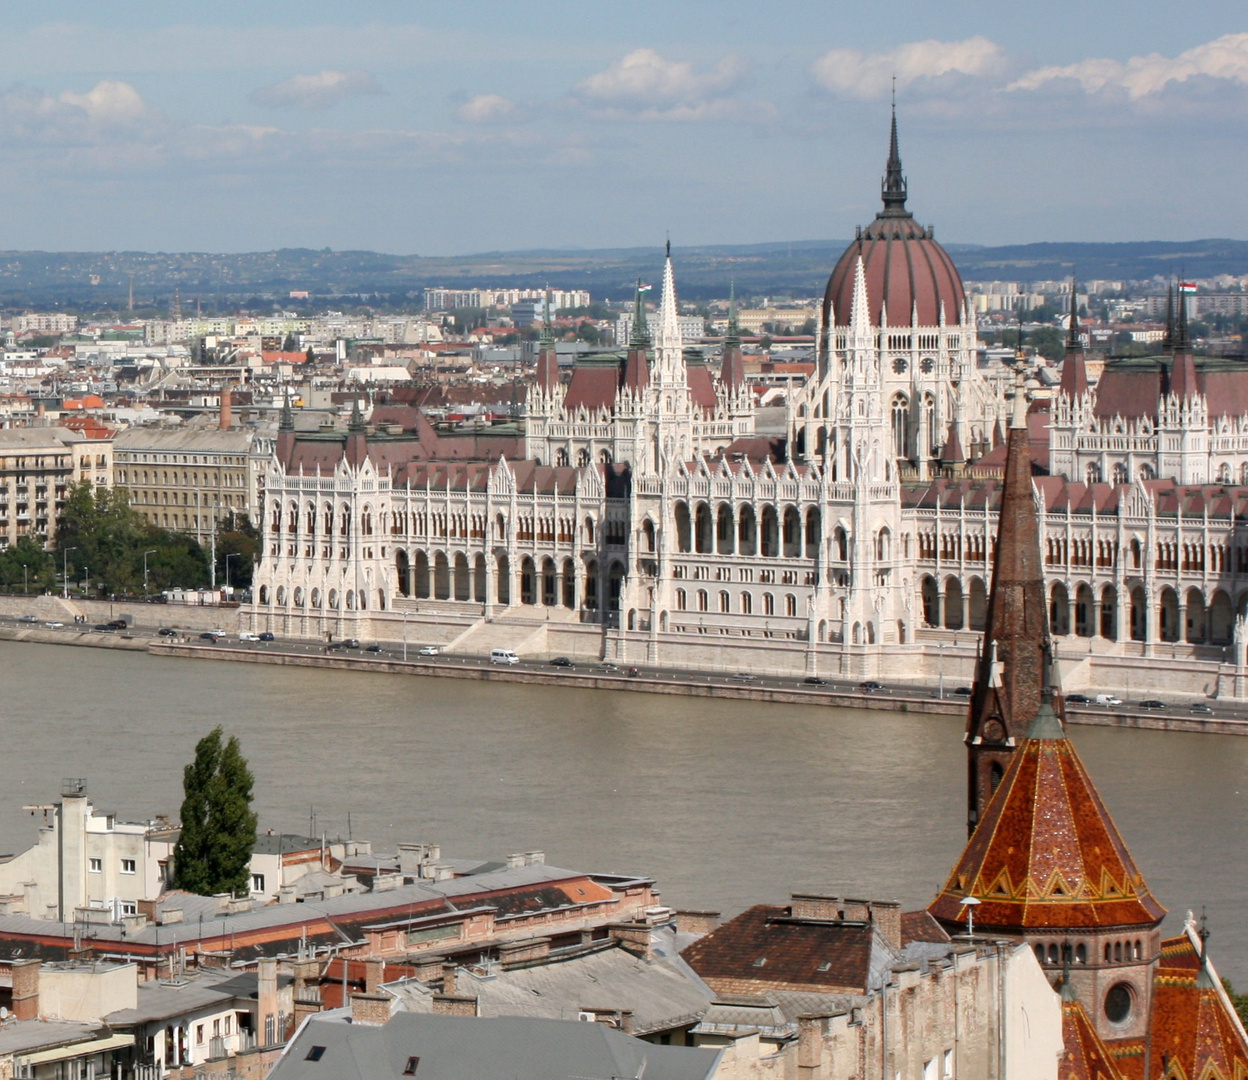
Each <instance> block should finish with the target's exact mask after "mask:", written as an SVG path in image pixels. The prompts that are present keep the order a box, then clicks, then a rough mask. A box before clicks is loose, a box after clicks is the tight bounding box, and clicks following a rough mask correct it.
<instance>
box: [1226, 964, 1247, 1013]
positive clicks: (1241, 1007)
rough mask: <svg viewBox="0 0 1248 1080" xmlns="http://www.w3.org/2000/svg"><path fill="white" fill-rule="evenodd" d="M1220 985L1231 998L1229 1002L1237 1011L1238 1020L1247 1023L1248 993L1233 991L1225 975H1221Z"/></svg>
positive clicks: (1233, 988)
mask: <svg viewBox="0 0 1248 1080" xmlns="http://www.w3.org/2000/svg"><path fill="white" fill-rule="evenodd" d="M1222 985H1223V987H1225V989H1226V993H1227V995H1228V996H1229V997H1230V999H1231V1004H1232V1005H1234V1006H1235V1011H1236V1012H1237V1013H1239V1018H1240V1020H1242V1021H1243V1022H1244V1023H1245V1024H1248V994H1237V993H1235V987H1233V986H1232V985H1231V980H1230V979H1228V978H1227V977H1226V976H1225V975H1224V976H1223V977H1222Z"/></svg>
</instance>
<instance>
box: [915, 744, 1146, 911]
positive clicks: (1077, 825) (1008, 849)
mask: <svg viewBox="0 0 1248 1080" xmlns="http://www.w3.org/2000/svg"><path fill="white" fill-rule="evenodd" d="M1054 723H1056V721H1054ZM967 896H974V897H975V898H976V899H978V900H979V901H980V903H979V905H978V906H977V907H976V909H975V924H976V926H977V927H981V926H982V927H983V928H984V930H986V931H987V930H990V929H991V930H994V931H998V932H1005V933H1023V932H1026V931H1030V930H1041V929H1076V928H1087V929H1093V928H1101V927H1117V926H1155V925H1156V924H1157V923H1159V922H1161V920H1162V919H1163V918H1164V917H1165V914H1166V910H1165V908H1163V907H1162V906H1161V905H1160V904H1159V903H1158V902H1157V901H1156V900H1155V899H1154V898H1153V895H1152V893H1150V892H1149V889H1148V885H1147V883H1146V882H1145V881H1144V875H1143V874H1141V873H1140V871H1139V868H1138V867H1137V866H1136V865H1135V860H1134V859H1133V858H1132V857H1131V853H1130V851H1128V850H1127V845H1126V843H1125V842H1124V841H1123V839H1122V836H1121V834H1119V832H1118V829H1117V827H1116V826H1115V825H1114V822H1113V819H1112V818H1111V817H1110V816H1109V811H1108V810H1107V809H1106V808H1105V804H1104V803H1103V802H1101V797H1100V795H1099V794H1098V793H1097V790H1096V787H1095V786H1094V785H1093V783H1092V780H1091V778H1090V777H1089V776H1088V773H1087V770H1086V769H1085V768H1084V765H1083V762H1082V761H1081V760H1080V758H1079V755H1078V753H1077V752H1076V751H1075V748H1074V745H1073V744H1072V743H1071V742H1070V740H1069V739H1067V738H1066V737H1065V735H1063V736H1062V737H1061V738H1056V737H1055V738H1049V737H1044V738H1027V739H1025V740H1024V741H1023V743H1022V745H1020V746H1019V747H1018V748H1017V749H1016V750H1015V751H1014V753H1013V755H1012V757H1011V759H1010V763H1009V766H1008V768H1007V769H1006V771H1005V775H1004V776H1003V777H1002V779H1001V783H1000V786H999V787H998V788H997V791H996V794H995V795H993V797H992V799H991V801H990V802H989V803H988V806H987V809H986V810H985V812H984V816H983V820H982V821H981V822H980V824H979V826H978V827H977V828H976V830H975V832H974V833H973V834H972V835H971V838H970V840H969V841H968V842H967V845H966V848H965V849H964V850H963V852H962V856H961V858H959V860H958V862H957V865H956V866H955V867H954V868H953V872H952V873H951V874H950V875H949V880H948V881H947V882H946V883H945V886H944V888H943V889H942V890H941V892H940V895H938V896H937V897H936V899H935V900H933V901H932V903H931V904H930V905H929V906H928V911H930V912H931V913H932V914H933V915H934V916H935V917H936V918H937V919H939V920H940V921H941V922H942V923H943V924H944V925H945V926H946V927H953V926H957V927H959V928H960V927H961V926H963V925H965V923H966V907H965V906H964V905H962V903H961V901H962V899H963V898H964V897H967Z"/></svg>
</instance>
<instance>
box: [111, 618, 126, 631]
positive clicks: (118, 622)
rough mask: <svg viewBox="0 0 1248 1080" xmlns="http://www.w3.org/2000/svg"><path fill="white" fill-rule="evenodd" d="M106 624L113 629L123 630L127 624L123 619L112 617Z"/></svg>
mask: <svg viewBox="0 0 1248 1080" xmlns="http://www.w3.org/2000/svg"><path fill="white" fill-rule="evenodd" d="M108 625H109V626H111V627H112V628H113V629H114V630H124V629H125V628H126V627H127V626H128V625H129V624H128V623H127V622H126V620H125V619H114V620H113V621H112V622H110V623H109V624H108Z"/></svg>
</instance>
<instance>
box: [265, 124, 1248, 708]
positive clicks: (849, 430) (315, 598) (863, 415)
mask: <svg viewBox="0 0 1248 1080" xmlns="http://www.w3.org/2000/svg"><path fill="white" fill-rule="evenodd" d="M881 195H882V201H883V205H882V208H881V210H880V212H879V213H878V214H877V215H876V217H875V219H874V220H873V221H872V222H870V223H869V224H868V225H866V226H865V227H862V228H860V229H859V230H858V233H857V236H856V238H855V239H854V241H853V242H852V243H851V244H850V245H849V247H848V248H847V249H846V251H845V252H844V254H843V255H842V256H841V258H840V259H839V261H838V262H837V263H836V265H835V267H834V268H833V270H832V272H831V276H830V278H829V280H828V284H827V289H826V291H825V293H824V297H823V304H822V309H821V317H820V320H819V325H818V330H817V350H816V360H817V362H816V364H815V369H814V371H813V373H812V374H811V375H810V376H809V378H808V379H807V380H806V381H805V383H804V384H802V385H800V386H798V387H796V388H795V389H794V390H793V391H792V392H791V393H790V395H789V398H788V402H787V406H786V420H785V430H784V432H783V433H782V434H781V433H779V432H778V431H777V432H776V433H774V434H770V433H760V432H759V431H758V430H757V429H756V425H755V397H754V394H753V392H752V390H751V388H750V386H749V385H748V384H747V382H746V378H745V372H744V363H743V358H742V352H741V343H740V339H739V335H738V333H737V331H736V324H735V320H731V321H730V329H729V333H728V335H727V337H726V340H725V343H724V347H723V350H722V354H720V355H718V356H715V357H710V358H708V357H707V356H706V355H704V354H702V353H701V352H699V351H698V350H696V349H687V348H686V347H685V346H684V345H683V343H682V336H681V332H680V322H679V307H678V304H677V299H676V281H675V272H674V267H673V262H672V258H671V252H670V249H669V251H668V255H667V258H666V261H665V264H664V268H663V286H662V293H661V297H660V301H659V304H658V308H657V312H655V313H654V314H653V315H650V316H648V314H647V311H646V307H645V305H644V304H643V303H642V298H641V294H640V293H639V295H638V300H637V305H636V309H635V311H634V315H633V319H632V323H631V327H632V329H631V338H630V341H629V344H628V346H627V348H625V349H621V350H620V352H618V353H616V354H596V355H590V356H588V357H586V358H582V359H580V360H579V361H578V362H577V363H576V365H575V367H574V369H573V370H572V372H571V374H570V377H567V376H561V373H560V371H559V369H558V365H557V363H556V358H555V349H554V344H553V342H552V341H550V339H549V338H546V339H544V341H543V343H542V345H541V347H540V349H539V354H538V364H537V373H536V378H535V381H534V382H533V384H532V386H531V388H530V390H529V393H528V397H527V402H526V417H525V424H524V430H523V434H512V435H508V434H503V433H501V432H499V433H492V432H491V431H490V430H489V429H488V428H487V429H485V430H483V431H481V432H478V433H469V434H448V433H446V432H443V431H439V430H437V429H435V428H434V426H433V425H432V424H431V423H430V422H429V421H428V420H427V419H426V418H425V417H424V416H423V414H421V413H420V412H419V410H418V409H416V408H414V407H410V406H401V405H375V406H374V407H373V409H372V412H371V415H369V416H368V417H367V422H366V420H365V416H364V414H363V413H362V412H361V411H360V410H359V408H358V404H357V407H356V410H355V412H354V413H353V415H352V418H351V422H350V424H349V425H348V428H347V430H346V431H343V430H341V429H338V428H332V427H328V426H327V427H325V428H324V429H322V430H319V431H309V432H304V431H297V430H296V429H295V425H294V422H293V418H292V415H291V413H290V411H289V410H286V411H285V412H284V413H283V417H282V423H281V425H280V430H279V434H278V439H277V443H276V452H275V455H274V459H273V462H272V464H271V466H270V468H269V470H268V473H267V475H266V476H265V480H264V487H265V494H264V501H265V512H264V519H263V551H262V557H261V561H260V564H259V566H258V568H257V573H256V579H255V591H254V597H255V602H254V604H253V605H252V606H251V608H250V609H249V611H247V612H246V613H245V619H246V620H247V621H249V622H250V625H251V627H252V628H253V629H255V630H261V631H263V630H270V631H273V632H275V633H279V634H282V635H290V636H302V637H305V638H309V639H317V640H321V641H327V642H328V641H331V640H341V639H343V638H353V637H354V638H361V639H369V640H380V641H391V642H397V641H399V640H400V637H401V636H402V638H403V640H405V641H406V640H408V639H409V638H410V640H411V641H412V642H413V643H415V642H417V641H420V642H421V643H430V642H432V643H436V644H438V645H440V646H442V647H446V648H450V649H453V650H456V651H464V652H483V651H485V652H488V651H490V650H491V649H494V648H508V649H512V650H514V651H516V652H518V653H519V654H520V655H525V654H526V653H527V654H529V655H532V656H544V655H548V654H556V653H558V654H566V655H569V656H573V657H575V658H580V659H586V660H589V659H591V658H596V659H599V660H603V661H608V662H613V663H619V664H652V665H666V666H672V667H681V668H695V669H699V668H700V669H708V670H729V671H734V672H736V671H740V672H750V673H758V674H764V673H776V674H788V675H803V674H804V675H806V676H825V675H826V676H829V677H853V678H869V677H876V676H879V677H889V676H897V675H906V676H908V677H911V678H922V677H923V676H924V675H928V674H930V675H932V676H933V677H935V673H936V672H937V670H940V671H941V672H945V671H949V672H950V673H953V674H956V675H965V676H966V677H967V679H968V680H969V675H970V671H971V665H972V664H973V662H974V653H975V648H976V647H977V639H978V636H979V635H978V633H974V634H972V633H969V631H980V630H982V629H983V627H984V623H985V615H986V604H987V593H988V585H989V582H990V578H991V570H992V559H993V549H994V541H995V530H996V516H997V508H998V504H999V499H1000V484H1001V474H1002V468H1003V464H1004V457H1005V445H1004V443H1005V431H1006V428H1007V425H1008V423H1009V417H1010V413H1011V409H1012V402H1011V398H1012V397H1013V396H1014V395H1016V394H1022V393H1025V392H1026V389H1025V386H1024V382H1023V380H1024V376H1025V374H1026V373H1025V371H1024V369H1023V364H1022V363H1021V362H1020V364H1019V365H1018V370H1015V369H1012V368H1011V367H1009V366H1007V365H1005V364H1002V363H1001V362H1000V361H993V362H992V363H993V364H994V365H995V368H994V367H989V366H986V362H985V361H984V360H983V356H984V355H985V353H984V350H983V349H982V348H981V346H980V343H979V340H978V337H977V334H976V326H975V320H974V317H973V314H972V312H971V310H970V308H969V307H968V304H967V301H966V297H965V294H964V291H963V286H962V281H961V278H960V276H959V274H958V271H957V268H956V267H955V265H954V263H953V260H952V259H951V258H950V256H949V254H948V253H947V252H946V251H945V250H944V248H943V247H941V245H940V244H939V243H937V241H936V240H935V238H934V235H933V231H932V229H931V228H930V227H928V226H924V225H921V224H919V223H918V222H917V221H916V220H915V219H914V217H913V216H912V214H911V212H910V211H909V210H908V209H907V207H906V203H907V182H906V178H905V176H904V175H903V173H902V168H901V160H900V154H899V151H898V145H897V129H896V119H895V118H894V120H893V128H892V133H891V142H890V150H889V156H888V163H887V167H886V173H885V177H884V181H883V184H882V189H881ZM1171 322H1172V331H1171V333H1170V334H1169V336H1168V340H1167V346H1166V348H1165V349H1163V350H1162V352H1161V353H1160V354H1159V355H1157V356H1153V357H1145V358H1130V359H1111V360H1108V361H1106V362H1105V363H1104V365H1103V370H1102V374H1101V376H1100V378H1099V381H1098V382H1096V383H1095V384H1093V383H1092V382H1090V380H1089V377H1088V365H1087V362H1086V361H1087V358H1086V357H1085V355H1084V353H1083V349H1082V345H1081V343H1080V341H1079V339H1078V335H1077V333H1074V332H1072V334H1071V336H1070V339H1069V343H1068V347H1067V355H1066V358H1065V361H1064V362H1063V365H1062V371H1061V382H1060V385H1058V386H1057V387H1055V389H1054V391H1053V393H1052V395H1051V397H1050V398H1048V399H1046V400H1039V399H1038V400H1036V401H1033V402H1032V403H1031V406H1030V410H1029V413H1028V421H1029V429H1030V436H1031V445H1032V457H1033V462H1034V472H1035V477H1034V483H1035V492H1036V498H1037V502H1038V510H1039V521H1040V528H1041V534H1042V535H1041V540H1042V551H1043V555H1044V561H1045V572H1046V577H1047V589H1048V604H1049V612H1048V615H1049V619H1050V624H1051V628H1052V632H1053V634H1054V635H1055V637H1056V640H1057V643H1058V653H1059V658H1060V661H1061V667H1062V676H1063V679H1064V680H1065V682H1066V687H1067V689H1071V688H1073V687H1076V686H1082V685H1086V686H1092V685H1105V686H1110V687H1125V686H1131V687H1133V688H1136V689H1141V688H1145V687H1149V686H1154V687H1158V688H1160V687H1162V686H1167V687H1172V688H1174V687H1180V684H1181V688H1182V689H1186V690H1189V691H1190V692H1192V693H1206V694H1214V695H1216V694H1222V695H1224V696H1243V695H1244V693H1245V692H1246V688H1245V678H1244V677H1245V667H1244V655H1243V637H1244V635H1243V629H1242V628H1243V620H1242V616H1243V614H1244V612H1245V610H1248V535H1246V532H1248V530H1245V529H1241V528H1240V525H1239V523H1240V522H1243V521H1248V486H1240V485H1248V364H1245V363H1244V362H1242V361H1239V360H1230V359H1222V358H1213V357H1197V356H1194V355H1193V354H1192V352H1191V350H1190V348H1189V346H1188V344H1187V340H1186V333H1185V326H1186V320H1185V319H1184V317H1183V308H1182V304H1181V303H1180V305H1179V306H1178V309H1177V315H1176V317H1175V318H1173V319H1172V320H1171Z"/></svg>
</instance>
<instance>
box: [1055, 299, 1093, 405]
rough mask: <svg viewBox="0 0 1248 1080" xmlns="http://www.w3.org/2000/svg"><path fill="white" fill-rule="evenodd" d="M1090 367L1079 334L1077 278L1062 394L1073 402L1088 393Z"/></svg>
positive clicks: (1063, 368) (1067, 342) (1067, 334)
mask: <svg viewBox="0 0 1248 1080" xmlns="http://www.w3.org/2000/svg"><path fill="white" fill-rule="evenodd" d="M1088 385H1089V384H1088V365H1087V358H1086V357H1085V356H1084V352H1083V337H1082V335H1081V334H1080V333H1079V295H1078V289H1077V288H1076V281H1075V278H1074V277H1073V276H1072V277H1071V279H1070V326H1069V327H1068V328H1067V330H1066V357H1065V359H1064V360H1063V361H1062V383H1061V387H1062V393H1064V394H1065V395H1066V396H1067V397H1068V398H1070V399H1071V400H1072V401H1073V400H1074V399H1075V398H1077V397H1080V396H1081V395H1083V394H1086V393H1087V392H1088Z"/></svg>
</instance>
